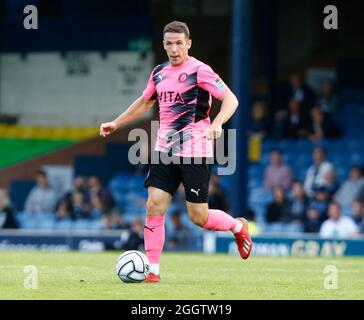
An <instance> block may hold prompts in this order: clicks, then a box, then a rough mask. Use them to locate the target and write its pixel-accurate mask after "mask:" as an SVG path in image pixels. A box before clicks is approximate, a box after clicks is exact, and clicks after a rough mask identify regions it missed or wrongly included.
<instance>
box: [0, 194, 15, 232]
mask: <svg viewBox="0 0 364 320" xmlns="http://www.w3.org/2000/svg"><path fill="white" fill-rule="evenodd" d="M17 227H18V223H17V221H16V219H15V216H14V209H13V207H12V205H11V202H10V199H9V197H8V193H7V192H6V190H4V189H0V229H15V228H17Z"/></svg>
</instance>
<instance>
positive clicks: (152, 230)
mask: <svg viewBox="0 0 364 320" xmlns="http://www.w3.org/2000/svg"><path fill="white" fill-rule="evenodd" d="M144 228H146V229H148V230H149V231H151V232H154V229H155V228H153V227H152V228H149V227H147V226H144Z"/></svg>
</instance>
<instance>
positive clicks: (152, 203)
mask: <svg viewBox="0 0 364 320" xmlns="http://www.w3.org/2000/svg"><path fill="white" fill-rule="evenodd" d="M164 211H165V205H164V204H163V202H162V201H158V199H154V198H149V199H148V201H147V212H148V213H151V214H152V215H162V214H164Z"/></svg>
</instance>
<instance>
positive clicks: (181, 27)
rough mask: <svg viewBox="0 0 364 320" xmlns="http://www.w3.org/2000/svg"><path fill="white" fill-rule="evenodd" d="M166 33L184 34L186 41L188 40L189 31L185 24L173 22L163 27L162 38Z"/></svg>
mask: <svg viewBox="0 0 364 320" xmlns="http://www.w3.org/2000/svg"><path fill="white" fill-rule="evenodd" d="M166 32H172V33H184V34H185V36H186V38H187V39H189V38H190V30H189V29H188V26H187V24H186V23H184V22H181V21H176V20H175V21H172V22H170V23H168V24H167V25H165V27H164V29H163V37H164V34H165V33H166Z"/></svg>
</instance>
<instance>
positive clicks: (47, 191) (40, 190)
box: [24, 170, 57, 213]
mask: <svg viewBox="0 0 364 320" xmlns="http://www.w3.org/2000/svg"><path fill="white" fill-rule="evenodd" d="M36 180H37V185H36V186H35V187H34V188H33V189H32V190H31V191H30V193H29V195H28V197H27V199H26V201H25V206H24V210H25V211H26V212H29V213H49V212H54V210H55V207H56V203H57V196H56V192H55V191H54V189H53V188H52V187H51V186H50V185H49V183H48V179H47V174H46V173H45V171H43V170H38V172H37V175H36Z"/></svg>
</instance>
